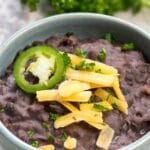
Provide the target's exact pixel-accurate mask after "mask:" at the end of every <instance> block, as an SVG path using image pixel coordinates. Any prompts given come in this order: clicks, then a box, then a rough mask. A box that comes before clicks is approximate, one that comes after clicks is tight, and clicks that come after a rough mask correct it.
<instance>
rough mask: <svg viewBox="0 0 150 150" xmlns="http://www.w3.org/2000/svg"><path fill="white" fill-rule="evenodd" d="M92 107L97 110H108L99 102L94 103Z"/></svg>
mask: <svg viewBox="0 0 150 150" xmlns="http://www.w3.org/2000/svg"><path fill="white" fill-rule="evenodd" d="M93 108H95V109H97V110H99V111H107V110H108V108H106V107H104V106H102V105H100V104H94V105H93Z"/></svg>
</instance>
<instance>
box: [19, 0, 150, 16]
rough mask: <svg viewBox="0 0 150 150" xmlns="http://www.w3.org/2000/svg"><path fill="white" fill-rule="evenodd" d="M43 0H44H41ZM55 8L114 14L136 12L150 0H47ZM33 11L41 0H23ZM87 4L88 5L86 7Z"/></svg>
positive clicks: (60, 10)
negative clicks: (125, 11) (126, 11)
mask: <svg viewBox="0 0 150 150" xmlns="http://www.w3.org/2000/svg"><path fill="white" fill-rule="evenodd" d="M41 1H42V0H41ZM46 1H48V2H49V5H50V6H51V7H52V8H53V9H52V12H51V13H53V14H59V13H66V12H96V13H102V14H109V15H113V14H114V13H115V12H118V11H124V10H128V9H131V10H132V11H133V12H134V13H135V12H139V11H140V10H141V9H142V8H143V7H150V1H149V0H136V1H135V0H108V1H106V0H94V1H93V0H88V1H87V0H82V1H81V0H63V1H62V0H46ZM21 2H22V3H23V4H25V5H27V6H28V7H29V8H30V10H31V11H35V10H37V9H38V8H39V7H40V5H39V3H40V0H21ZM85 6H86V7H85Z"/></svg>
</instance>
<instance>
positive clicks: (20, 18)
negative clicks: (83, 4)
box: [0, 0, 150, 150]
mask: <svg viewBox="0 0 150 150" xmlns="http://www.w3.org/2000/svg"><path fill="white" fill-rule="evenodd" d="M43 16H44V15H43V14H42V13H41V12H40V11H38V12H34V13H30V12H29V11H28V9H27V8H24V7H23V6H22V5H21V4H20V1H19V0H0V44H1V43H2V42H3V41H5V40H6V39H7V38H8V37H9V36H10V35H12V34H13V33H15V32H16V31H17V30H19V29H20V28H22V27H24V26H26V25H28V24H29V23H31V22H34V21H36V20H38V19H41V18H43ZM115 16H116V17H119V18H121V19H124V20H127V21H130V22H132V23H134V24H136V25H138V26H139V27H141V28H143V29H144V30H145V31H147V32H148V33H149V34H150V9H143V10H142V11H141V12H140V13H139V14H136V15H133V14H132V13H131V12H130V11H128V12H121V13H117V14H116V15H115ZM0 150H3V149H2V147H1V146H0Z"/></svg>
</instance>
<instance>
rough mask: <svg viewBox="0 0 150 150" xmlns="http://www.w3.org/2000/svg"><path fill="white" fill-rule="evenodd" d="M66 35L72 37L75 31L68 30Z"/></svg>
mask: <svg viewBox="0 0 150 150" xmlns="http://www.w3.org/2000/svg"><path fill="white" fill-rule="evenodd" d="M65 35H66V36H67V37H70V36H73V35H74V33H73V32H67V33H66V34H65Z"/></svg>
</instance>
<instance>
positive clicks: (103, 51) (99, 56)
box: [98, 48, 106, 61]
mask: <svg viewBox="0 0 150 150" xmlns="http://www.w3.org/2000/svg"><path fill="white" fill-rule="evenodd" d="M98 59H99V60H100V61H104V60H105V59H106V49H105V48H102V50H101V51H100V52H99V54H98Z"/></svg>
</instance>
